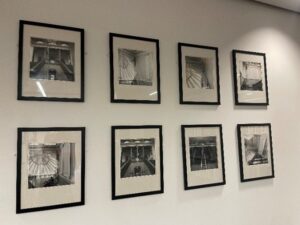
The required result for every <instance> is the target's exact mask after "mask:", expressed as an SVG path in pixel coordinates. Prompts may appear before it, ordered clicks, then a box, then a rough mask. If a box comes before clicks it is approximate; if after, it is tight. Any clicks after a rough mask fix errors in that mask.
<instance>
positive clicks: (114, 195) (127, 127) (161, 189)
mask: <svg viewBox="0 0 300 225" xmlns="http://www.w3.org/2000/svg"><path fill="white" fill-rule="evenodd" d="M132 129H138V130H143V129H157V131H158V137H159V148H160V149H159V159H160V160H159V162H158V163H159V168H160V174H159V176H160V178H159V182H160V184H159V189H158V190H151V191H145V192H138V193H130V194H122V195H118V194H117V191H116V177H117V176H116V145H115V138H116V131H117V130H132ZM111 144H112V146H111V148H112V155H111V157H112V158H111V159H112V164H111V166H112V167H111V171H112V176H111V177H112V180H111V181H112V200H118V199H124V198H132V197H140V196H146V195H155V194H162V193H164V172H163V170H164V169H163V135H162V126H161V125H140V126H139V125H138V126H136V125H123V126H112V127H111Z"/></svg>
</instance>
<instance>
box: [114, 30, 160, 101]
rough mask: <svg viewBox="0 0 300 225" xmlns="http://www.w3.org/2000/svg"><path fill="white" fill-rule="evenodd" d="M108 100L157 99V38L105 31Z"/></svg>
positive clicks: (158, 80)
mask: <svg viewBox="0 0 300 225" xmlns="http://www.w3.org/2000/svg"><path fill="white" fill-rule="evenodd" d="M109 41H110V69H111V102H115V103H153V104H159V103H160V76H159V40H157V39H152V38H144V37H136V36H130V35H123V34H115V33H110V34H109Z"/></svg>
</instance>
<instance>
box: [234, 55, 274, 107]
mask: <svg viewBox="0 0 300 225" xmlns="http://www.w3.org/2000/svg"><path fill="white" fill-rule="evenodd" d="M232 58H233V70H234V72H233V76H234V89H235V90H234V91H235V104H236V105H268V104H269V98H268V81H267V68H266V55H265V53H258V52H248V51H241V50H233V51H232Z"/></svg>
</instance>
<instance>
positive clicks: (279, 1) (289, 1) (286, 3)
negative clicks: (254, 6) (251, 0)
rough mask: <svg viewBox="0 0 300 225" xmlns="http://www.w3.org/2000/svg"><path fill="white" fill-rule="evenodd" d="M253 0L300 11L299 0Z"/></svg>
mask: <svg viewBox="0 0 300 225" xmlns="http://www.w3.org/2000/svg"><path fill="white" fill-rule="evenodd" d="M255 1H257V2H262V3H265V4H268V5H273V6H276V7H280V8H284V9H288V10H292V11H295V12H298V13H300V0H255Z"/></svg>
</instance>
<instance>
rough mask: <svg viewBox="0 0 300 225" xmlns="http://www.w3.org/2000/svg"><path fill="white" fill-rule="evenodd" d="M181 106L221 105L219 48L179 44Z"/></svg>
mask: <svg viewBox="0 0 300 225" xmlns="http://www.w3.org/2000/svg"><path fill="white" fill-rule="evenodd" d="M178 62H179V93H180V104H199V105H201V104H202V105H220V104H221V103H220V84H219V56H218V48H216V47H209V46H202V45H193V44H186V43H178Z"/></svg>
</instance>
